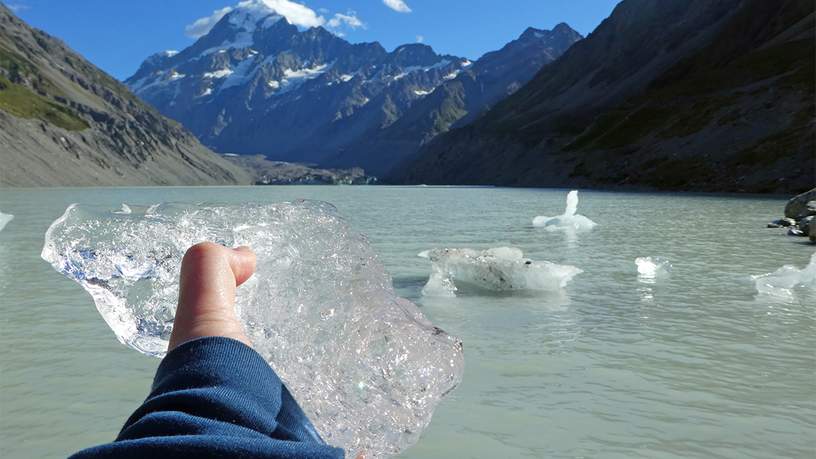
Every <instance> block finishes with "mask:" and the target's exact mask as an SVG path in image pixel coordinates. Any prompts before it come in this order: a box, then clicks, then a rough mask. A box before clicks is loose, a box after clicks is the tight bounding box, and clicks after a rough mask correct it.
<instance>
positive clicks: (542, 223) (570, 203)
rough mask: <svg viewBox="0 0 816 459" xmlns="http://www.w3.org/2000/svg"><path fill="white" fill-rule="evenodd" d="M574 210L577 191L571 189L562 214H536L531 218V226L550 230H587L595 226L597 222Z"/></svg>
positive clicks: (576, 206) (576, 205)
mask: <svg viewBox="0 0 816 459" xmlns="http://www.w3.org/2000/svg"><path fill="white" fill-rule="evenodd" d="M576 212H578V191H577V190H572V191H570V192H569V194H568V195H567V208H566V209H565V210H564V213H563V214H562V215H558V216H556V217H544V216H538V217H536V218H534V219H533V226H536V227H542V228H546V229H548V230H551V231H558V230H561V231H589V230H591V229H592V228H595V226H597V223H595V222H593V221H592V220H590V219H588V218H587V217H584V216H583V215H579V214H577V213H576Z"/></svg>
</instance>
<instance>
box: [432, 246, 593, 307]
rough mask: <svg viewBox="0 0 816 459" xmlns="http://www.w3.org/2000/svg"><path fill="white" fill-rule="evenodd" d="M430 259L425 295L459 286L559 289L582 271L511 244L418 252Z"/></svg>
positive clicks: (499, 289)
mask: <svg viewBox="0 0 816 459" xmlns="http://www.w3.org/2000/svg"><path fill="white" fill-rule="evenodd" d="M419 256H420V257H422V258H427V259H429V260H430V261H431V263H432V265H431V275H430V277H429V278H428V282H427V284H425V287H424V288H423V289H422V294H423V295H425V296H449V297H453V296H456V292H457V291H460V290H475V291H480V290H481V291H485V290H487V291H496V292H506V291H525V290H526V291H551V292H555V291H559V290H561V289H562V288H564V287H566V286H567V284H568V283H569V282H570V281H571V280H572V278H573V277H575V276H577V275H578V274H580V273H582V272H583V271H581V270H580V269H578V268H576V267H574V266H568V265H557V264H555V263H550V262H548V261H532V260H530V259H528V258H524V253H523V252H522V251H521V250H519V249H516V248H512V247H499V248H494V249H488V250H483V251H479V250H472V249H433V250H427V251H425V252H422V253H420V254H419Z"/></svg>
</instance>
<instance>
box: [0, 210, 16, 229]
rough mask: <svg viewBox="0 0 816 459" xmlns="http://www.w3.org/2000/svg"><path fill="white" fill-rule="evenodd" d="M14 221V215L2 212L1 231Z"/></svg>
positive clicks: (0, 218) (0, 214)
mask: <svg viewBox="0 0 816 459" xmlns="http://www.w3.org/2000/svg"><path fill="white" fill-rule="evenodd" d="M12 220H14V215H11V214H4V213H3V212H0V231H3V228H5V227H6V225H7V224H8V222H10V221H12Z"/></svg>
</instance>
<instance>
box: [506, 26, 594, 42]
mask: <svg viewBox="0 0 816 459" xmlns="http://www.w3.org/2000/svg"><path fill="white" fill-rule="evenodd" d="M564 36H566V37H568V38H571V39H574V40H577V39H580V38H583V37H582V36H581V34H580V33H578V32H577V31H575V29H573V28H572V27H570V26H569V24H567V23H566V22H560V23H558V24H557V25H556V26H555V27H553V29H552V30H543V29H536V28H535V27H528V28H527V30H525V31H524V33H522V34H521V36H519V39H520V40H541V39H552V38H554V37H564Z"/></svg>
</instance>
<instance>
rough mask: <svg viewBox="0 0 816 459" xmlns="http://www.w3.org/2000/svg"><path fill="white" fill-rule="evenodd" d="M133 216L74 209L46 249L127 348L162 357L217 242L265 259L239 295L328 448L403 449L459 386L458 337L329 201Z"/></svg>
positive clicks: (268, 355)
mask: <svg viewBox="0 0 816 459" xmlns="http://www.w3.org/2000/svg"><path fill="white" fill-rule="evenodd" d="M128 208H129V209H130V212H121V211H117V212H97V211H94V210H92V209H88V208H85V207H81V206H77V205H73V206H71V207H69V208H68V210H66V211H65V214H64V215H63V216H62V217H61V218H60V219H58V220H57V221H55V222H54V223H53V225H52V226H51V228H49V230H48V232H47V233H46V240H45V246H44V247H43V252H42V257H43V258H44V259H45V260H46V261H48V262H50V263H51V264H52V265H53V266H54V268H55V269H56V270H58V271H59V272H61V273H63V274H65V275H66V276H68V277H69V278H71V279H73V280H75V281H76V282H78V283H79V284H81V285H82V286H83V287H84V288H85V289H86V290H87V291H88V292H89V293H90V294H91V296H93V299H94V301H95V303H96V306H97V308H98V310H99V312H100V313H101V314H102V317H104V319H105V321H106V322H107V323H108V325H109V326H110V327H111V329H113V331H114V332H115V334H116V336H117V337H118V338H119V340H120V341H121V342H123V343H125V344H127V345H128V346H131V347H133V348H135V349H137V350H139V351H140V352H142V353H145V354H150V355H154V356H162V355H163V354H164V353H165V350H166V349H167V340H168V338H169V336H170V332H171V328H172V324H173V317H174V314H175V307H176V299H177V295H178V283H177V280H178V274H179V267H180V263H181V259H182V256H183V254H184V252H185V251H186V249H187V248H188V247H190V246H192V245H193V244H195V243H198V242H201V241H213V242H217V243H221V244H224V245H226V246H239V245H249V246H251V247H252V248H253V250H254V251H255V252H256V254H257V256H258V265H257V272H256V274H255V276H253V278H251V279H250V280H249V281H248V282H247V283H246V284H244V285H243V286H241V288H239V290H238V298H237V310H238V313H239V316H240V317H241V320H242V321H243V323H244V324H245V327H246V329H247V334H248V335H249V337H250V339H251V340H252V341H253V343H254V344H255V348H256V350H257V351H258V352H259V353H260V354H261V355H262V356H264V358H265V359H266V360H267V361H268V362H269V363H270V364H271V365H272V367H273V368H274V369H275V371H276V372H277V373H278V374H279V375H280V377H281V379H283V381H285V382H286V384H287V386H288V387H289V389H290V390H291V391H292V393H293V394H294V395H295V397H296V398H297V399H298V400H299V401H300V403H301V405H302V406H303V408H304V410H305V411H306V413H307V414H308V415H309V416H310V418H311V419H312V420H313V421H314V424H315V426H316V427H317V429H318V431H319V432H320V433H321V434H322V435H323V437H324V439H325V440H326V441H327V442H328V443H330V444H333V445H337V446H340V447H343V448H345V449H346V452H347V454H348V456H349V457H355V456H356V455H357V454H358V453H364V454H365V457H368V458H376V457H382V456H385V455H392V454H398V453H399V452H400V451H403V450H404V449H405V448H407V447H408V446H410V445H411V444H413V443H414V442H416V441H417V439H418V438H419V436H420V434H421V433H422V431H423V429H424V428H425V427H427V425H428V423H429V422H430V420H431V415H432V414H433V411H434V409H435V407H436V406H437V404H438V403H439V401H440V400H441V398H442V397H443V396H444V395H445V394H447V393H448V392H450V391H451V390H452V389H453V388H454V387H456V385H457V384H458V383H459V382H460V380H461V377H462V372H463V365H464V360H463V354H462V344H461V342H460V341H459V340H457V339H456V338H454V337H452V336H450V335H448V334H446V333H444V332H443V331H442V330H440V329H438V328H436V327H434V326H433V325H432V324H431V323H430V322H429V321H428V320H427V319H426V318H425V317H424V316H423V314H422V312H420V310H419V309H418V308H417V306H416V305H414V304H413V303H411V302H409V301H407V300H405V299H402V298H398V297H397V296H396V294H395V293H394V290H393V287H392V284H391V279H390V277H389V276H388V274H387V273H386V272H385V269H384V268H383V266H382V264H381V263H380V261H379V260H378V259H377V257H376V255H375V254H374V252H373V250H372V249H371V247H370V246H369V244H368V243H367V241H366V240H365V238H364V237H363V236H361V235H360V234H358V233H356V232H354V231H353V230H352V229H351V228H350V227H349V225H348V224H347V223H346V222H345V221H344V220H343V219H341V218H340V217H339V216H338V215H337V213H336V211H335V209H334V208H333V207H332V206H330V205H328V204H323V203H315V202H297V203H279V204H266V205H255V204H242V205H232V206H212V205H210V206H208V205H201V206H194V205H169V204H163V205H159V206H156V205H154V206H150V207H149V208H148V207H144V206H135V205H130V206H128ZM120 212H121V213H120Z"/></svg>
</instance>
